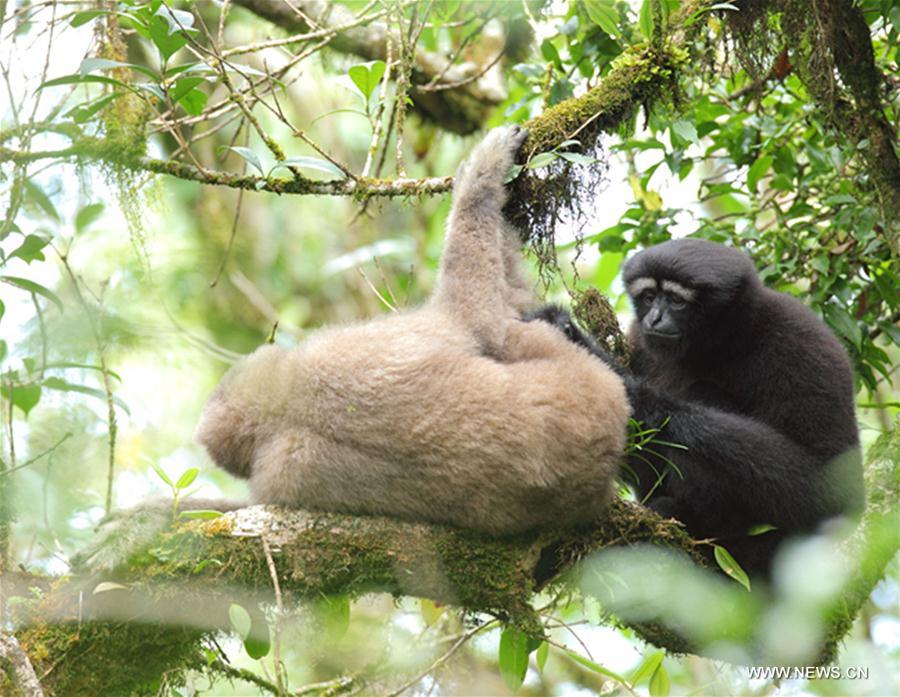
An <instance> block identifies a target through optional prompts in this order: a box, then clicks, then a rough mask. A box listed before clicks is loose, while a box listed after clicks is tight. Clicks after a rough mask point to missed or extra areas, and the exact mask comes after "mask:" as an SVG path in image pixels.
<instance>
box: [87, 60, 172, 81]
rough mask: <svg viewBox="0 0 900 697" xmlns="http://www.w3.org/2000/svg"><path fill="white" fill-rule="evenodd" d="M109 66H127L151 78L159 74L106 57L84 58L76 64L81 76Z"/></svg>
mask: <svg viewBox="0 0 900 697" xmlns="http://www.w3.org/2000/svg"><path fill="white" fill-rule="evenodd" d="M110 68H129V69H130V70H136V71H137V72H139V73H143V74H144V75H146V76H147V77H149V78H150V79H151V80H158V79H159V75H158V74H157V73H156V71H154V70H151V69H150V68H146V67H144V66H143V65H137V64H136V63H123V62H122V61H113V60H108V59H106V58H85V59H84V60H83V61H81V65H79V66H78V73H79V74H80V75H82V76H87V75H89V74H90V73H93V72H95V71H97V70H109V69H110Z"/></svg>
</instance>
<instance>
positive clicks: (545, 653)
mask: <svg viewBox="0 0 900 697" xmlns="http://www.w3.org/2000/svg"><path fill="white" fill-rule="evenodd" d="M549 656H550V644H548V643H547V642H546V641H542V642H541V645H540V646H538V647H537V651H535V653H534V662H535V663H536V664H537V669H538V670H539V671H540V672H541V673H543V672H544V666H545V665H547V658H548V657H549Z"/></svg>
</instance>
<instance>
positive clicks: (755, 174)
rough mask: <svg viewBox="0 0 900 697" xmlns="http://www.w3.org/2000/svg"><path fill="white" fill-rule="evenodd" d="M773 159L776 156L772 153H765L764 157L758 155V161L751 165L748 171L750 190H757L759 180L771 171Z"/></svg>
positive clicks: (748, 186)
mask: <svg viewBox="0 0 900 697" xmlns="http://www.w3.org/2000/svg"><path fill="white" fill-rule="evenodd" d="M773 161H774V158H773V157H772V156H771V155H764V156H763V157H758V158H757V159H756V162H754V163H753V164H752V165H751V166H750V169H749V170H748V171H747V188H748V189H750V191H754V192H755V191H756V186H757V184H758V183H759V180H760V179H761V178H762V177H763V176H764V175H765V174H766V172H768V171H769V168H770V167H771V166H772V162H773Z"/></svg>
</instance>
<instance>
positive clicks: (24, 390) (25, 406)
mask: <svg viewBox="0 0 900 697" xmlns="http://www.w3.org/2000/svg"><path fill="white" fill-rule="evenodd" d="M0 394H2V395H3V396H4V397H5V398H6V399H8V400H9V401H11V402H12V403H13V405H15V406H17V407H19V409H21V410H22V412H23V413H24V414H25V418H26V419H27V418H28V414H29V412H30V411H31V410H32V409H34V408H35V407H36V406H37V403H38V402H40V401H41V386H40V385H12V386H10V385H9V384H8V383H3V384H2V385H0Z"/></svg>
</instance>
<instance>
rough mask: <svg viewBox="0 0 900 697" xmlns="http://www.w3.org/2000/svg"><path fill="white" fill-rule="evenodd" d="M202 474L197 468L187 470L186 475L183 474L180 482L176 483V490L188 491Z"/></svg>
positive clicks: (179, 479)
mask: <svg viewBox="0 0 900 697" xmlns="http://www.w3.org/2000/svg"><path fill="white" fill-rule="evenodd" d="M198 474H200V470H199V469H198V468H196V467H191V468H190V469H188V470H185V472H184V474H182V475H181V476H180V477H179V478H178V481H177V482H175V488H176V489H178V490H181V489H187V488H188V487H189V486H190V485H191V484H193V483H194V480H195V479H196V478H197V475H198Z"/></svg>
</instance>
